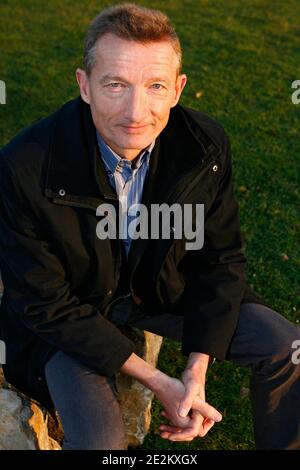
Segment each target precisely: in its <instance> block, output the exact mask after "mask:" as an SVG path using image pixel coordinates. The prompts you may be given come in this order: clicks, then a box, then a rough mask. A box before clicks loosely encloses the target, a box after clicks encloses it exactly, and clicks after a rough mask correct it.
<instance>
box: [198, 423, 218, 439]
mask: <svg viewBox="0 0 300 470" xmlns="http://www.w3.org/2000/svg"><path fill="white" fill-rule="evenodd" d="M214 424H215V421H213V420H212V419H206V420H205V421H204V422H203V433H202V436H201V437H204V436H205V435H206V434H207V433H208V431H209V430H210V429H211V428H212V427H213V425H214Z"/></svg>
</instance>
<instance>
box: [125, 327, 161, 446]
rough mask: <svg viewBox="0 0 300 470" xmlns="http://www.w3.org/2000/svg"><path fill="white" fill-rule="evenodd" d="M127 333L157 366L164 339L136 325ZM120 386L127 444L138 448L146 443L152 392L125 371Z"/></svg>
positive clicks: (148, 359) (139, 353)
mask: <svg viewBox="0 0 300 470" xmlns="http://www.w3.org/2000/svg"><path fill="white" fill-rule="evenodd" d="M127 334H128V336H130V337H131V339H132V340H133V341H134V343H135V344H136V345H137V352H138V355H139V356H140V357H142V358H143V359H144V360H145V361H147V362H148V363H149V364H152V365H154V366H155V365H156V363H157V359H158V355H159V351H160V347H161V344H162V339H163V338H162V337H161V336H158V335H155V334H153V333H149V332H148V331H141V330H138V329H135V328H133V329H132V330H131V331H127ZM117 388H118V391H119V402H120V406H121V409H122V413H123V420H124V424H125V429H126V433H127V436H128V444H129V445H130V446H131V447H135V446H138V445H140V444H142V443H143V441H144V438H145V436H146V434H147V432H148V430H149V427H150V423H151V404H152V399H153V393H152V392H151V391H150V390H149V389H148V388H146V387H144V386H143V385H142V384H141V383H140V382H138V381H136V380H133V379H131V378H130V377H129V376H126V375H124V374H118V375H117Z"/></svg>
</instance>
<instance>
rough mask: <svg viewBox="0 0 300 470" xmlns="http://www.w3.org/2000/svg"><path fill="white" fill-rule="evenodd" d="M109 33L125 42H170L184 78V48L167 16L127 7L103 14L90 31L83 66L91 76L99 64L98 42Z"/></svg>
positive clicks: (135, 6) (154, 11)
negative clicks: (97, 56)
mask: <svg viewBox="0 0 300 470" xmlns="http://www.w3.org/2000/svg"><path fill="white" fill-rule="evenodd" d="M107 33H111V34H114V35H115V36H118V37H119V38H121V39H126V40H128V41H137V42H141V43H149V42H159V41H169V42H170V43H171V45H172V47H173V49H174V51H175V53H176V55H177V59H178V69H177V73H178V74H180V72H181V67H182V50H181V45H180V41H179V38H178V36H177V34H176V32H175V29H174V27H173V26H172V24H171V22H170V19H169V18H168V17H167V15H165V14H164V13H162V12H161V11H159V10H152V9H150V8H146V7H141V6H138V5H134V4H132V3H124V4H120V5H115V6H113V7H109V8H105V9H104V10H102V12H101V13H100V14H99V15H98V16H96V18H94V20H93V21H92V23H91V25H90V26H89V28H88V29H87V32H86V36H85V42H84V53H83V66H84V69H85V71H86V73H87V75H88V76H89V75H90V74H91V71H92V68H93V67H94V65H95V62H96V58H95V55H96V49H97V41H98V40H99V39H100V38H101V37H102V36H104V35H105V34H107Z"/></svg>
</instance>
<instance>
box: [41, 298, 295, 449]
mask: <svg viewBox="0 0 300 470" xmlns="http://www.w3.org/2000/svg"><path fill="white" fill-rule="evenodd" d="M108 318H109V319H110V320H111V321H112V322H114V323H115V324H116V325H131V326H134V327H135V328H139V329H143V330H147V331H150V332H153V333H157V334H159V335H161V336H165V337H168V338H171V339H175V340H178V341H180V340H181V335H182V327H183V317H181V316H174V315H170V314H165V315H160V316H153V317H150V316H144V317H141V316H140V314H139V312H138V309H137V308H136V307H134V306H133V305H132V303H131V301H130V300H128V299H127V300H124V301H122V302H121V303H119V304H117V305H115V306H114V307H113V308H112V310H111V311H110V312H109V314H108ZM299 339H300V329H299V328H297V327H296V326H295V325H293V324H292V323H291V322H289V321H288V320H287V319H285V318H284V317H283V316H281V315H280V314H279V313H277V312H275V311H274V310H271V309H270V308H268V307H266V306H264V305H260V304H255V303H244V304H242V305H241V310H240V318H239V322H238V326H237V329H236V332H235V334H234V337H233V340H232V343H231V346H230V350H229V356H228V359H229V360H230V361H232V362H234V363H236V364H238V365H240V366H245V367H250V368H251V370H252V380H251V387H250V391H251V394H250V396H251V401H252V415H253V423H254V435H255V442H256V448H257V449H298V450H299V449H300V365H297V364H294V363H293V362H292V360H291V355H292V353H293V352H294V350H293V349H292V343H293V342H294V341H295V340H299ZM45 372H46V379H47V383H48V387H49V391H50V394H51V397H52V400H53V402H54V404H55V407H56V410H57V412H58V414H59V416H60V419H61V422H62V426H63V429H64V444H63V450H71V449H82V450H86V449H93V450H101V449H102V450H110V449H111V450H113V449H115V450H117V449H127V442H126V436H125V432H124V426H123V421H122V415H121V412H120V407H119V404H118V401H117V397H116V386H115V383H114V380H113V378H107V377H104V376H101V375H99V374H98V373H96V372H95V371H94V370H92V369H89V368H88V367H86V366H85V365H83V364H81V363H80V362H78V361H76V360H74V359H73V358H71V357H70V356H68V355H67V354H65V353H63V352H62V351H59V352H57V353H56V354H54V356H52V358H51V359H50V360H49V361H48V362H47V364H46V369H45Z"/></svg>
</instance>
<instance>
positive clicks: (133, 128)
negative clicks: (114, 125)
mask: <svg viewBox="0 0 300 470" xmlns="http://www.w3.org/2000/svg"><path fill="white" fill-rule="evenodd" d="M147 127H148V125H147V124H146V125H144V126H122V128H123V129H124V130H125V132H129V133H135V132H136V133H138V132H141V131H144V130H145V129H146V128H147Z"/></svg>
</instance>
